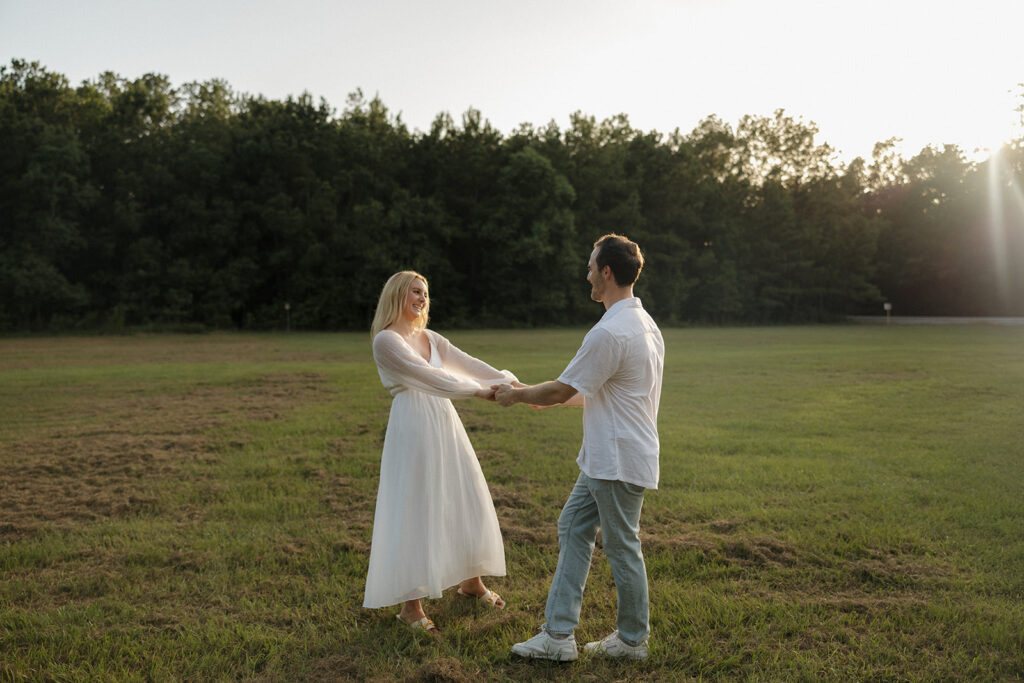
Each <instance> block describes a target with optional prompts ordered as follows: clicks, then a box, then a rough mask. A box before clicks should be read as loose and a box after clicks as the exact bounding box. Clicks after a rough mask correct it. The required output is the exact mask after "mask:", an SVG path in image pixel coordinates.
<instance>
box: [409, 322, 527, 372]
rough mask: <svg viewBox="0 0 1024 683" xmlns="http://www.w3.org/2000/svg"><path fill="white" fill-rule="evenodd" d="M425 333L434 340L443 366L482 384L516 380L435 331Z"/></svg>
mask: <svg viewBox="0 0 1024 683" xmlns="http://www.w3.org/2000/svg"><path fill="white" fill-rule="evenodd" d="M426 333H427V334H429V335H431V338H432V339H433V340H434V346H435V348H437V352H438V353H439V354H441V361H442V362H443V363H444V366H445V367H446V368H448V369H450V370H452V371H453V372H457V373H459V374H460V375H465V376H466V377H470V378H472V379H475V380H477V381H478V382H480V383H481V384H482V385H484V386H490V385H492V384H498V383H501V384H504V383H506V382H510V381H511V382H515V381H518V380H517V379H516V376H515V375H514V374H512V373H511V372H509V371H508V370H497V369H495V368H493V367H491V366H490V365H488V364H487V363H485V362H484V361H482V360H480V359H479V358H474V357H473V356H471V355H469V354H468V353H466V352H465V351H463V350H462V349H460V348H459V347H457V346H455V344H452V343H451V342H450V341H448V340H447V339H445V338H444V337H443V336H442V335H440V334H438V333H437V332H434V331H433V330H426Z"/></svg>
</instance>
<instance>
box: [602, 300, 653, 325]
mask: <svg viewBox="0 0 1024 683" xmlns="http://www.w3.org/2000/svg"><path fill="white" fill-rule="evenodd" d="M627 308H643V305H642V304H641V303H640V297H638V296H631V297H629V298H628V299H622V300H621V301H616V302H615V303H613V304H612V305H611V306H609V307H608V310H607V311H605V312H604V315H602V316H601V320H604V319H605V318H611V317H612V316H613V315H615V314H616V313H618V312H619V311H623V310H625V309H627Z"/></svg>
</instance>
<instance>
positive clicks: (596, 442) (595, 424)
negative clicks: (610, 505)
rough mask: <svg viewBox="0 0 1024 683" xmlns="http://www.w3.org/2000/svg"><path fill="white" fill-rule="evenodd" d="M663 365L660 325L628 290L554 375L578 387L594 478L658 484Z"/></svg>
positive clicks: (588, 467)
mask: <svg viewBox="0 0 1024 683" xmlns="http://www.w3.org/2000/svg"><path fill="white" fill-rule="evenodd" d="M664 367H665V341H664V340H663V339H662V337H661V330H659V329H658V326H657V325H656V324H655V323H654V320H652V319H651V316H650V315H648V313H647V311H645V310H644V307H643V305H642V304H641V303H640V299H638V298H636V297H633V298H630V299H623V300H622V301H618V302H616V303H614V304H613V305H612V306H611V307H610V308H609V309H608V310H607V311H605V314H604V316H602V317H601V320H600V321H598V323H597V324H596V325H594V327H593V328H592V329H591V330H590V332H588V333H587V336H586V337H584V338H583V345H582V346H580V350H579V351H577V352H576V357H575V358H573V359H572V362H571V363H569V365H568V366H567V367H566V368H565V371H564V372H563V373H562V374H561V375H560V376H559V377H558V381H559V382H562V383H563V384H568V385H570V386H572V387H573V388H574V389H576V390H577V391H578V392H580V393H581V394H583V398H584V401H583V446H582V447H581V448H580V455H579V457H578V458H577V459H576V462H577V463H578V464H579V466H580V469H581V470H582V471H583V473H584V474H586V475H587V476H588V477H590V478H592V479H609V480H618V481H625V482H628V483H630V484H636V485H638V486H643V487H645V488H649V489H656V488H658V473H659V469H658V449H659V442H658V403H659V402H660V401H661V377H662V372H663V370H664Z"/></svg>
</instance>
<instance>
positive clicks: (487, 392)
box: [473, 387, 494, 401]
mask: <svg viewBox="0 0 1024 683" xmlns="http://www.w3.org/2000/svg"><path fill="white" fill-rule="evenodd" d="M473 395H474V396H476V397H477V398H482V399H483V400H485V401H493V400H494V388H493V387H492V388H490V389H481V390H480V391H478V392H476V393H475V394H473Z"/></svg>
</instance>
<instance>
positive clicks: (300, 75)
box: [0, 0, 1024, 161]
mask: <svg viewBox="0 0 1024 683" xmlns="http://www.w3.org/2000/svg"><path fill="white" fill-rule="evenodd" d="M1022 26H1024V0H972V1H964V0H958V1H957V2H947V1H946V0H929V1H927V2H925V1H919V0H886V1H878V0H859V1H858V2H845V1H840V2H830V1H829V0H814V1H811V0H774V1H773V0H675V1H672V0H633V1H629V0H515V1H511V2H510V1H507V0H368V1H365V2H353V1H349V0H290V1H288V2H281V1H271V0H203V1H200V0H175V1H166V2H159V1H156V0H90V1H85V0H0V58H3V62H2V64H10V60H11V59H13V58H18V59H26V60H29V61H38V62H40V63H41V64H42V65H43V66H44V67H46V68H47V69H48V70H50V71H54V72H57V73H60V74H63V75H64V76H66V77H67V78H68V80H69V81H70V82H71V84H72V85H78V84H79V83H81V82H82V81H83V80H91V79H95V78H96V77H97V76H98V75H99V74H101V73H103V72H105V71H113V72H115V73H117V74H119V75H121V76H124V77H126V78H130V79H131V78H137V77H139V76H141V75H143V74H146V73H151V72H152V73H160V74H164V75H166V76H168V77H169V78H170V79H171V82H172V83H173V84H174V85H181V84H184V83H186V82H190V81H206V80H210V79H213V78H219V79H224V80H226V81H227V82H228V83H229V85H231V87H232V88H233V89H234V90H235V91H237V92H241V93H249V94H253V95H257V94H259V95H263V96H265V97H267V98H269V99H284V98H286V97H288V96H289V95H294V96H297V95H300V94H302V93H303V92H309V93H310V94H311V95H312V96H313V97H314V99H315V100H316V101H319V99H320V98H323V99H325V100H326V101H327V102H328V103H329V104H330V105H331V106H332V107H334V108H335V109H336V110H338V111H339V112H340V111H342V110H343V109H344V107H345V102H346V99H347V96H348V94H349V93H352V92H353V91H355V90H356V89H357V88H358V89H361V90H362V91H363V93H364V94H365V95H366V96H367V97H373V96H379V97H380V98H381V100H382V101H383V102H384V104H385V105H386V106H387V108H388V109H389V111H390V112H391V113H392V114H395V115H400V116H401V120H402V121H403V122H404V123H405V124H406V125H407V126H408V127H409V128H410V129H411V130H421V131H425V130H428V129H429V128H430V124H431V122H432V121H433V120H434V118H435V117H436V116H437V115H438V114H440V113H444V112H447V113H449V114H451V115H452V116H453V118H454V119H455V120H456V121H459V120H460V119H461V116H462V114H463V113H464V112H465V111H466V110H467V109H469V108H471V107H472V108H475V109H477V110H479V111H480V112H481V115H482V116H483V118H485V119H487V120H488V121H490V123H491V125H492V126H494V127H495V128H497V129H498V130H500V131H502V132H503V133H505V134H508V133H510V132H512V131H513V130H514V129H515V128H516V127H517V126H519V125H520V124H522V123H530V124H533V125H535V126H545V125H547V124H548V123H549V122H551V121H554V122H555V124H556V125H558V126H559V128H562V129H565V128H567V127H568V126H569V117H570V115H571V114H572V113H573V112H582V113H583V114H585V115H590V116H594V117H595V118H596V119H597V120H599V121H600V120H603V119H605V118H607V117H610V116H615V115H617V114H626V115H627V116H628V117H629V121H630V123H631V125H632V126H633V127H634V128H638V129H640V130H643V131H650V130H656V131H658V132H661V133H663V134H669V133H671V132H672V131H673V130H675V129H679V130H680V131H681V132H682V133H684V134H685V133H688V132H690V131H691V130H693V129H694V128H695V127H696V126H697V124H698V123H699V122H700V121H701V120H702V119H704V118H706V117H708V116H711V115H715V116H717V117H718V118H720V119H722V120H723V121H725V122H726V123H729V124H730V125H733V126H735V125H736V123H737V122H738V120H739V119H740V117H742V116H744V115H748V114H749V115H756V116H770V115H771V114H772V113H773V112H774V111H775V110H776V109H784V110H785V111H786V113H787V114H788V115H790V116H793V117H794V118H797V119H799V120H802V121H803V122H805V123H808V122H813V123H814V124H815V125H816V126H817V127H818V130H819V135H818V137H817V138H816V142H818V143H819V144H820V143H827V144H829V145H831V146H832V147H833V148H835V149H836V150H837V153H838V155H837V158H838V159H839V160H840V161H849V160H850V159H852V158H854V157H856V156H863V157H865V158H870V156H871V152H872V148H873V146H874V143H876V142H879V141H883V140H887V139H889V138H893V137H897V138H901V139H902V142H901V143H900V144H899V145H898V147H897V149H898V150H899V151H901V152H902V153H903V154H904V155H905V156H913V155H914V154H916V153H917V152H919V151H920V150H921V148H923V147H925V146H926V145H943V144H956V145H959V146H960V147H961V148H962V149H963V150H964V151H965V153H967V155H968V157H969V158H972V159H980V158H983V157H984V156H987V155H986V154H985V153H984V151H983V150H985V149H991V148H994V147H998V145H999V144H1001V143H1002V142H1003V141H1005V140H1007V139H1010V138H1019V137H1021V135H1022V129H1021V114H1020V113H1018V112H1015V111H1014V108H1015V107H1017V106H1019V105H1021V104H1024V96H1022V92H1024V89H1022V87H1021V86H1020V85H1019V84H1020V83H1024V38H1022V36H1021V27H1022ZM975 150H981V151H978V152H976V151H975Z"/></svg>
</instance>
